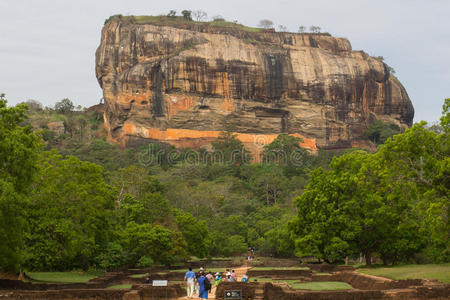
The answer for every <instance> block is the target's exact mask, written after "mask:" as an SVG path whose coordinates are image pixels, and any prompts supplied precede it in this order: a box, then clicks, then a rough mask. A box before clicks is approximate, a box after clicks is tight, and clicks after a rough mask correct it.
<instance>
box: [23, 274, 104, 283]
mask: <svg viewBox="0 0 450 300" xmlns="http://www.w3.org/2000/svg"><path fill="white" fill-rule="evenodd" d="M27 275H28V276H29V277H30V278H31V279H32V280H34V281H40V282H51V283H85V282H88V281H89V280H91V279H93V278H96V277H98V276H101V275H103V272H75V271H73V272H28V273H27Z"/></svg>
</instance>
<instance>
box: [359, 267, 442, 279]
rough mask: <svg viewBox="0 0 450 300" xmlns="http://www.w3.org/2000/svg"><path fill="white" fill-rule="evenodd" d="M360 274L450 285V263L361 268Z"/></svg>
mask: <svg viewBox="0 0 450 300" xmlns="http://www.w3.org/2000/svg"><path fill="white" fill-rule="evenodd" d="M358 272H361V273H364V274H369V275H375V276H382V277H387V278H391V279H395V280H399V279H437V280H439V281H441V282H443V283H450V263H446V264H428V265H403V266H394V267H386V268H385V267H379V268H370V269H368V268H361V269H358Z"/></svg>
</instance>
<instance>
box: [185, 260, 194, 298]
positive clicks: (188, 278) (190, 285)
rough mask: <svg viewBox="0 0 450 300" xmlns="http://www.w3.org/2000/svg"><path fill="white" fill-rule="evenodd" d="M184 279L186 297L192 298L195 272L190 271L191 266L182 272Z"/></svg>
mask: <svg viewBox="0 0 450 300" xmlns="http://www.w3.org/2000/svg"><path fill="white" fill-rule="evenodd" d="M184 281H187V289H186V290H187V297H188V298H189V299H192V297H193V295H194V286H195V273H194V272H193V271H192V268H189V271H187V272H186V274H184Z"/></svg>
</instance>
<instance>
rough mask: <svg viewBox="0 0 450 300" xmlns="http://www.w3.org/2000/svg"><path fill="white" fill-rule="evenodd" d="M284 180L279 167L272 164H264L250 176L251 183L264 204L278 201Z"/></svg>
mask: <svg viewBox="0 0 450 300" xmlns="http://www.w3.org/2000/svg"><path fill="white" fill-rule="evenodd" d="M285 181H286V178H285V176H284V175H283V171H282V170H281V168H279V167H277V166H274V165H264V166H262V167H261V168H260V170H259V172H258V173H256V174H255V175H254V176H253V177H252V180H251V183H252V185H253V186H254V187H255V188H256V189H257V191H258V195H259V197H260V198H261V199H262V200H264V202H265V203H266V205H271V204H276V203H278V202H280V200H281V193H282V190H283V184H284V183H285Z"/></svg>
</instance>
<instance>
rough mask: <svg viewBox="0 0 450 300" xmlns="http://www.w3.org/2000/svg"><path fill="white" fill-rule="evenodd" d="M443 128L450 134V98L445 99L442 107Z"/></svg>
mask: <svg viewBox="0 0 450 300" xmlns="http://www.w3.org/2000/svg"><path fill="white" fill-rule="evenodd" d="M441 126H442V128H444V130H445V132H447V133H449V132H450V98H447V99H445V102H444V105H443V106H442V117H441Z"/></svg>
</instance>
